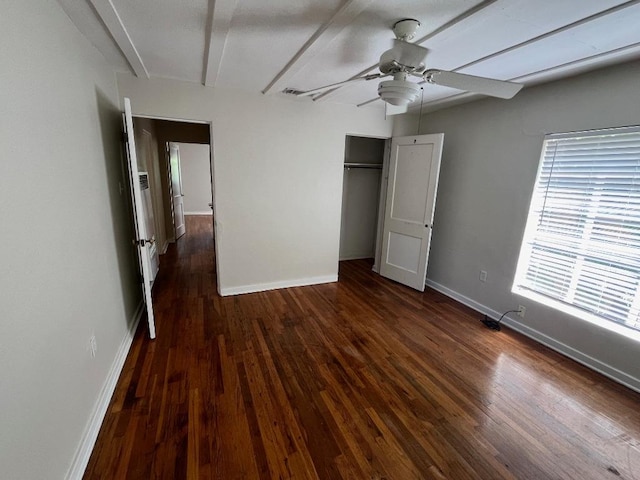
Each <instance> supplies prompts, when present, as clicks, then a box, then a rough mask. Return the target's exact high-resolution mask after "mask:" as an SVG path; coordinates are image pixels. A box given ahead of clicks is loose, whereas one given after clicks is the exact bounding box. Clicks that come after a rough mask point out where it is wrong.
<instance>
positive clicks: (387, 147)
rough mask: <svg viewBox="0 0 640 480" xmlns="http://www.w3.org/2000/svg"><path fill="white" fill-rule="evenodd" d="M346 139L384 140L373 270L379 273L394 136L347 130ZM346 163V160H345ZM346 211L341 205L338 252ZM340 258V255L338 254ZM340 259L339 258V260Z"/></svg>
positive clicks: (346, 146)
mask: <svg viewBox="0 0 640 480" xmlns="http://www.w3.org/2000/svg"><path fill="white" fill-rule="evenodd" d="M344 136H345V140H346V138H347V137H362V138H373V139H377V140H384V141H385V143H384V154H383V157H382V172H381V175H380V191H379V192H378V218H377V220H376V239H375V249H374V257H373V267H372V268H371V270H373V271H374V272H376V273H379V265H380V258H381V256H382V228H383V226H384V209H385V206H386V201H387V199H386V196H387V180H388V177H389V159H390V158H391V157H390V155H391V139H392V137H387V136H383V135H363V134H362V133H351V132H347V133H345V134H344ZM347 148H348V145H347V142H346V141H345V146H344V154H343V158H344V157H345V156H346V154H347ZM343 163H344V161H343ZM342 185H344V168H342ZM342 194H343V198H344V187H343V191H342ZM343 217H344V212H343V211H342V206H341V207H340V236H339V237H338V252H339V251H340V239H341V237H342V228H343V225H342V222H343ZM338 258H340V255H339V254H338ZM339 261H340V260H338V262H339Z"/></svg>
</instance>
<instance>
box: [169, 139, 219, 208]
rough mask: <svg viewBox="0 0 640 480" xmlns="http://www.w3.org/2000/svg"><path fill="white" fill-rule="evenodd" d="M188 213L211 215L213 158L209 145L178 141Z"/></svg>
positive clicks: (185, 204)
mask: <svg viewBox="0 0 640 480" xmlns="http://www.w3.org/2000/svg"><path fill="white" fill-rule="evenodd" d="M176 144H177V145H178V148H179V149H180V173H181V174H182V191H183V192H184V213H185V214H186V215H211V207H209V203H211V159H210V156H209V145H201V144H198V143H176Z"/></svg>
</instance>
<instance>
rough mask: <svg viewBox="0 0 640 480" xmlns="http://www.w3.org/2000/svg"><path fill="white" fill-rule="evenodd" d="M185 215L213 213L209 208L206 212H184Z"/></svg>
mask: <svg viewBox="0 0 640 480" xmlns="http://www.w3.org/2000/svg"><path fill="white" fill-rule="evenodd" d="M184 214H185V215H209V216H211V215H213V212H212V211H211V209H209V210H208V211H206V212H184Z"/></svg>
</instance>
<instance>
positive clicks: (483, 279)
mask: <svg viewBox="0 0 640 480" xmlns="http://www.w3.org/2000/svg"><path fill="white" fill-rule="evenodd" d="M480 281H481V282H486V281H487V271H486V270H480Z"/></svg>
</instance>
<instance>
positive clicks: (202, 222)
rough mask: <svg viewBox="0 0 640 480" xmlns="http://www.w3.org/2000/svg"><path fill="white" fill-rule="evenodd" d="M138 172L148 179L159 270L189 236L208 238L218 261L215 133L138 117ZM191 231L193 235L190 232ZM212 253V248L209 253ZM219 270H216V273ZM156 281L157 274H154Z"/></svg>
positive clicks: (189, 124) (203, 127) (199, 126)
mask: <svg viewBox="0 0 640 480" xmlns="http://www.w3.org/2000/svg"><path fill="white" fill-rule="evenodd" d="M133 120H134V132H135V143H136V153H137V158H138V162H137V163H138V169H139V170H140V172H141V173H144V175H145V176H146V179H147V183H146V185H145V190H144V192H143V196H145V197H146V198H147V199H148V200H147V202H148V203H147V207H150V208H146V210H147V211H148V212H149V213H148V215H147V217H148V218H147V222H146V224H147V225H150V231H151V235H150V236H151V237H152V238H153V239H154V241H155V243H154V247H155V248H154V250H155V253H156V258H157V262H158V264H159V269H158V270H157V271H160V272H162V269H163V263H164V264H167V265H168V264H170V263H173V262H174V260H171V261H166V260H167V258H168V257H165V254H167V252H169V253H170V254H171V255H170V256H171V257H175V256H176V255H177V256H179V255H180V254H181V252H183V251H185V250H184V249H183V248H180V247H181V244H185V243H187V242H189V241H190V240H189V238H188V237H189V236H190V233H191V234H192V235H191V236H197V237H199V238H202V237H203V236H205V237H208V238H209V240H210V241H209V242H206V244H207V245H211V247H209V248H210V252H208V253H210V255H211V256H212V257H213V258H214V261H215V247H214V243H213V242H214V224H213V211H214V209H213V168H212V167H213V164H212V148H211V128H210V124H208V123H194V122H185V121H176V120H165V119H158V118H147V117H134V118H133ZM190 230H192V231H191V232H190ZM209 248H208V249H209ZM215 270H217V265H214V271H215ZM154 278H155V275H154Z"/></svg>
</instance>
